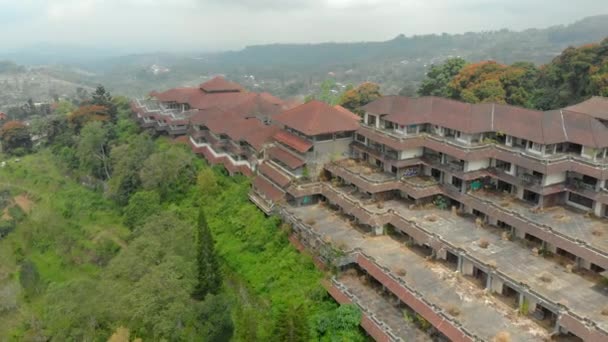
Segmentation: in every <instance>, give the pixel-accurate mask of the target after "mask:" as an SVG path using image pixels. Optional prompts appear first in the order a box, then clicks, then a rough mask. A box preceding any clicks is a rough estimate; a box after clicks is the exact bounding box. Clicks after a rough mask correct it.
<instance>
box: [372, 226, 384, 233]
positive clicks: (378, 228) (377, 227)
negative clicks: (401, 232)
mask: <svg viewBox="0 0 608 342" xmlns="http://www.w3.org/2000/svg"><path fill="white" fill-rule="evenodd" d="M374 234H376V235H383V234H384V227H383V226H376V227H374Z"/></svg>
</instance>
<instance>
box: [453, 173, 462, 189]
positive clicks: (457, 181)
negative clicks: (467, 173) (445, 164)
mask: <svg viewBox="0 0 608 342" xmlns="http://www.w3.org/2000/svg"><path fill="white" fill-rule="evenodd" d="M452 185H453V186H455V187H457V188H458V189H462V179H460V178H458V177H453V176H452Z"/></svg>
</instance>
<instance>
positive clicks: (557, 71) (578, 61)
mask: <svg viewBox="0 0 608 342" xmlns="http://www.w3.org/2000/svg"><path fill="white" fill-rule="evenodd" d="M418 94H419V95H437V96H442V97H450V98H454V99H457V100H461V101H465V102H469V103H481V102H495V103H506V104H511V105H516V106H522V107H528V108H536V109H541V110H548V109H556V108H563V107H566V106H568V105H571V104H574V103H578V102H581V101H584V100H585V99H587V98H589V97H591V96H594V95H596V96H608V38H607V39H605V40H604V41H602V42H601V43H599V44H588V45H584V46H581V47H578V48H575V47H570V48H567V49H566V50H564V51H563V52H562V53H561V54H560V55H559V56H557V57H555V58H554V59H553V60H552V61H551V62H550V63H548V64H546V65H543V66H541V67H536V66H535V65H533V64H532V63H526V62H517V63H513V64H512V65H503V64H499V63H497V62H494V61H482V62H479V63H473V64H466V63H465V62H464V60H462V59H460V58H459V59H449V60H447V61H446V62H445V63H444V64H442V65H438V66H433V67H431V69H430V71H429V72H428V73H427V76H426V79H425V80H424V81H423V83H422V85H421V86H420V88H419V89H418Z"/></svg>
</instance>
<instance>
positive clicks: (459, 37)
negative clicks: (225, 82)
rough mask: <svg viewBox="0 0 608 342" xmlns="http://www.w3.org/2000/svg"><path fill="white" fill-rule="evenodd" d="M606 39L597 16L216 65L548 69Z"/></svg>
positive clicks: (230, 58) (271, 52)
mask: <svg viewBox="0 0 608 342" xmlns="http://www.w3.org/2000/svg"><path fill="white" fill-rule="evenodd" d="M607 36H608V15H598V16H593V17H587V18H584V19H582V20H579V21H577V22H575V23H573V24H570V25H559V26H552V27H549V28H545V29H527V30H524V31H510V30H507V29H503V30H499V31H488V32H467V33H464V34H446V33H444V34H431V35H415V36H411V37H407V36H405V35H403V34H401V35H399V36H397V37H396V38H394V39H391V40H388V41H383V42H358V43H320V44H269V45H254V46H248V47H246V48H245V49H243V50H240V51H233V52H225V53H219V54H215V55H214V57H215V58H214V59H215V61H216V62H218V63H226V64H241V65H242V64H243V63H246V65H257V64H279V65H301V64H304V65H319V64H347V63H362V62H366V61H372V60H378V59H380V60H390V59H399V58H431V57H432V56H437V55H459V56H461V57H464V58H465V59H468V60H482V59H495V60H497V61H500V62H503V63H513V62H516V61H520V60H523V61H529V62H535V63H546V62H548V61H549V60H551V58H552V57H553V56H555V55H557V54H558V53H559V52H561V51H562V50H563V49H564V48H566V47H568V46H570V45H581V44H586V43H589V42H594V41H599V40H601V39H603V38H605V37H607Z"/></svg>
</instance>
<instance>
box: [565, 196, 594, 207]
mask: <svg viewBox="0 0 608 342" xmlns="http://www.w3.org/2000/svg"><path fill="white" fill-rule="evenodd" d="M568 201H570V202H572V203H576V204H578V205H582V206H583V207H585V208H589V209H591V208H593V200H592V199H590V198H587V197H584V196H581V195H579V194H575V193H573V192H570V193H568Z"/></svg>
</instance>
